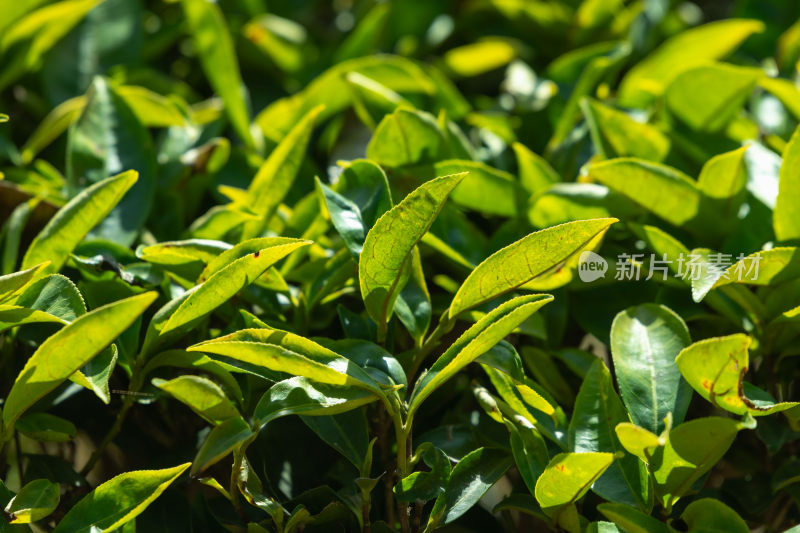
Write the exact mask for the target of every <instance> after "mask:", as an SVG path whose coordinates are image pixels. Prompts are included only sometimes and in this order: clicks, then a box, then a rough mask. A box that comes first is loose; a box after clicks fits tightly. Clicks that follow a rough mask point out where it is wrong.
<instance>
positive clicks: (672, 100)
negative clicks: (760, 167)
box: [664, 63, 764, 132]
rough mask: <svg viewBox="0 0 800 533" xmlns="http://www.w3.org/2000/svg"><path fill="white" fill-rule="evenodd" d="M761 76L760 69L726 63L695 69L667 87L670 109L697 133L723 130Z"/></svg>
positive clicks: (680, 76) (677, 78)
mask: <svg viewBox="0 0 800 533" xmlns="http://www.w3.org/2000/svg"><path fill="white" fill-rule="evenodd" d="M762 76H764V72H763V71H762V70H761V69H756V68H746V67H736V66H733V65H726V64H724V63H719V64H712V65H703V66H699V67H695V68H692V69H690V70H687V71H685V72H682V73H681V74H679V75H678V76H677V77H676V78H675V79H674V80H673V81H672V83H670V84H669V86H668V87H667V90H666V93H665V95H664V96H665V101H666V103H667V109H669V110H670V112H671V113H672V114H673V115H675V116H676V117H678V118H679V119H681V120H682V121H683V122H685V123H686V124H687V125H689V127H690V128H692V129H694V130H697V131H704V132H717V131H720V130H721V129H723V128H724V127H725V126H727V125H728V123H729V122H730V121H731V120H732V119H733V118H734V117H735V116H736V115H738V114H739V111H740V110H741V108H742V106H743V105H744V103H745V101H746V100H747V98H748V97H749V96H750V93H751V92H752V90H753V87H755V85H756V83H757V82H758V80H759V78H761V77H762Z"/></svg>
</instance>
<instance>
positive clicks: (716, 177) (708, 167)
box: [697, 146, 748, 227]
mask: <svg viewBox="0 0 800 533" xmlns="http://www.w3.org/2000/svg"><path fill="white" fill-rule="evenodd" d="M747 148H748V147H747V146H744V147H742V148H739V149H737V150H733V151H731V152H726V153H724V154H720V155H718V156H715V157H712V158H711V159H709V160H708V161H707V162H706V164H705V165H703V169H702V170H701V171H700V176H699V177H698V178H697V188H698V189H700V192H701V193H703V195H704V196H705V197H706V199H707V202H708V205H709V206H710V207H711V208H712V209H713V210H714V212H715V213H719V215H720V216H721V220H720V221H719V224H720V225H724V226H727V227H731V226H732V225H733V223H735V222H736V221H737V217H738V214H739V208H740V207H741V205H742V202H743V201H744V198H745V196H746V192H745V187H746V185H747V167H746V165H745V152H746V151H747Z"/></svg>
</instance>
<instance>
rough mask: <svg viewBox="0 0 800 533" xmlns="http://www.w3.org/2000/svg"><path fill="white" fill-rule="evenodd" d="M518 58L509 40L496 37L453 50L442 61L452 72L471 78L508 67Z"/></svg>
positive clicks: (446, 53)
mask: <svg viewBox="0 0 800 533" xmlns="http://www.w3.org/2000/svg"><path fill="white" fill-rule="evenodd" d="M516 56H517V50H516V49H515V48H514V46H513V45H512V44H511V43H510V42H509V41H508V40H506V39H500V38H497V37H495V38H487V39H483V40H480V41H477V42H474V43H470V44H466V45H464V46H459V47H456V48H451V49H450V50H448V51H447V52H445V54H444V56H443V57H442V59H443V60H444V64H445V66H446V67H447V69H448V70H450V72H452V73H454V74H456V75H458V76H464V77H471V76H477V75H479V74H483V73H485V72H489V71H491V70H495V69H497V68H500V67H502V66H504V65H507V64H508V63H510V62H511V61H512V60H513V59H514V58H515V57H516Z"/></svg>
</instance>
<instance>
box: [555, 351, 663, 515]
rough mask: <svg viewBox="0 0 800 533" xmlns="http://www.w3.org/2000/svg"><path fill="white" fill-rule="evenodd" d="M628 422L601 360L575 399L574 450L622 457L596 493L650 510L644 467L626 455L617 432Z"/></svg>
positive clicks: (571, 434)
mask: <svg viewBox="0 0 800 533" xmlns="http://www.w3.org/2000/svg"><path fill="white" fill-rule="evenodd" d="M627 421H628V413H627V412H626V411H625V407H624V406H623V405H622V401H621V400H620V398H619V396H617V393H616V391H615V390H614V385H613V383H612V380H611V373H610V372H609V371H608V369H607V368H606V365H605V364H604V363H603V361H602V360H600V359H598V360H596V361H595V362H594V363H593V364H592V366H591V367H590V368H589V372H587V374H586V377H585V378H584V380H583V384H582V385H581V389H580V391H579V392H578V396H577V398H576V399H575V408H574V410H573V412H572V420H571V421H570V424H569V442H570V450H571V451H573V452H611V453H614V454H618V455H617V457H615V458H614V463H613V464H612V466H611V467H610V468H609V469H608V470H606V471H605V473H603V475H602V476H600V478H599V479H598V480H597V481H595V482H594V485H593V486H592V490H593V491H594V492H595V493H596V494H598V495H600V496H602V497H603V498H604V499H606V500H609V501H612V502H617V503H625V504H628V505H634V506H637V507H639V508H640V509H644V510H647V509H648V508H649V506H650V505H651V504H652V500H651V497H652V495H651V494H650V487H649V483H648V478H647V473H646V471H645V469H644V465H643V464H642V463H641V462H640V461H639V459H637V458H636V457H634V456H631V455H627V454H624V448H623V446H622V445H621V444H620V442H619V440H618V439H617V435H616V433H615V432H614V428H615V427H616V426H617V424H620V423H623V422H627Z"/></svg>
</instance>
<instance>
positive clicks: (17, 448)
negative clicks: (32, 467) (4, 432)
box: [14, 431, 25, 489]
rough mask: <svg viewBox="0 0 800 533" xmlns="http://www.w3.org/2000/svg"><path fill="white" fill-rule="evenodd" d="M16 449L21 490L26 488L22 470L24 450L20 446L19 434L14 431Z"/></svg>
mask: <svg viewBox="0 0 800 533" xmlns="http://www.w3.org/2000/svg"><path fill="white" fill-rule="evenodd" d="M14 447H15V448H16V456H17V470H19V488H20V489H22V487H24V486H25V474H24V471H23V469H22V448H20V446H19V432H18V431H14Z"/></svg>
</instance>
